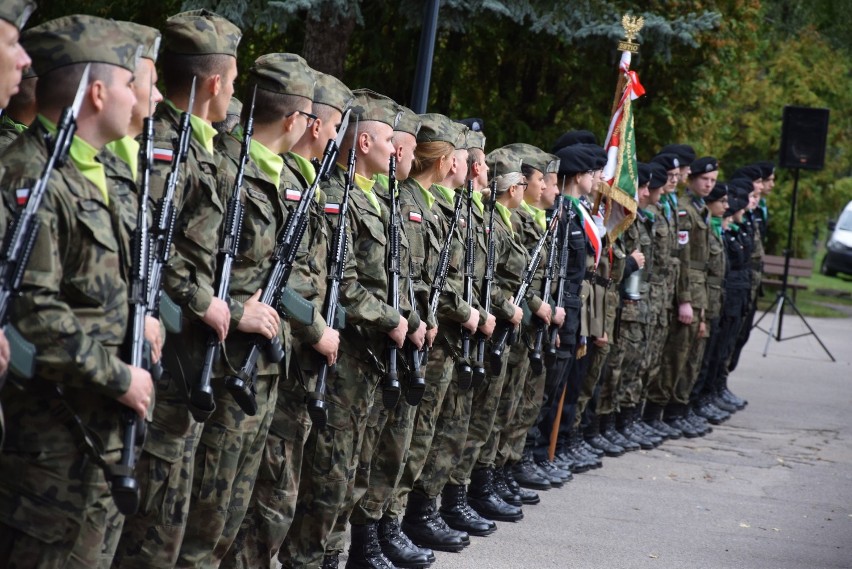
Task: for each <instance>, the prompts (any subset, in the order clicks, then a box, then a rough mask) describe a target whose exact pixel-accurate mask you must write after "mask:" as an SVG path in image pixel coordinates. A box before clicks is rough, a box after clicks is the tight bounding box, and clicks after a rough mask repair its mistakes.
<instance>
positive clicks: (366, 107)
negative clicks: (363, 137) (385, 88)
mask: <svg viewBox="0 0 852 569" xmlns="http://www.w3.org/2000/svg"><path fill="white" fill-rule="evenodd" d="M352 94H353V95H355V99H354V100H353V101H352V115H353V117H352V119H354V118H355V117H358V120H360V121H361V122H365V121H377V122H383V123H385V124H387V125H390V127H391V128H396V125H397V123H398V122H399V117H400V111H399V105H397V104H396V103H395V102H394V101H393V99H391V98H389V97H385V96H384V95H380V94H378V93H376V92H375V91H370V90H369V89H356V90H354V91H352ZM352 119H349V120H350V122H351V121H352Z"/></svg>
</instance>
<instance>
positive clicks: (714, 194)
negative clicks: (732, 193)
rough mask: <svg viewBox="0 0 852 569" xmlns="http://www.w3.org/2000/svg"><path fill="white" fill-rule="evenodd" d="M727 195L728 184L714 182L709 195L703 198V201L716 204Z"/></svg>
mask: <svg viewBox="0 0 852 569" xmlns="http://www.w3.org/2000/svg"><path fill="white" fill-rule="evenodd" d="M727 195H728V184H726V183H725V182H716V185H715V186H713V189H712V190H710V193H709V194H707V196H705V198H704V201H705V202H708V203H712V202H717V201H719V200H720V199H722V198H723V197H725V196H727Z"/></svg>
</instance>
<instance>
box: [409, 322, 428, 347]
mask: <svg viewBox="0 0 852 569" xmlns="http://www.w3.org/2000/svg"><path fill="white" fill-rule="evenodd" d="M408 339H409V340H411V343H412V344H414V345H415V346H416V347H417V349H418V350H419V349H421V348H422V347H423V342H424V341H426V323H425V322H420V327H418V328H417V330H415V331H414V332H413V333H411V334H409V335H408Z"/></svg>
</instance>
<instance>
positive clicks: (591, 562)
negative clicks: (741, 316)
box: [341, 317, 852, 569]
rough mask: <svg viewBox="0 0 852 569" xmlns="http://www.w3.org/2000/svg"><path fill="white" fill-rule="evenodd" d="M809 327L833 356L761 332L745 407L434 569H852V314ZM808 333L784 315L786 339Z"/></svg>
mask: <svg viewBox="0 0 852 569" xmlns="http://www.w3.org/2000/svg"><path fill="white" fill-rule="evenodd" d="M808 322H809V323H810V324H811V325H812V326H813V327H814V328H815V330H816V331H817V333H818V334H819V337H820V338H821V339H822V340H823V342H825V344H826V346H827V347H828V349H829V350H831V352H832V353H833V354H834V356H835V357H836V358H837V362H836V363H832V362H831V361H830V360H829V359H828V356H827V355H826V354H825V353H824V352H823V351H822V348H821V347H820V346H819V344H818V343H817V342H816V341H815V340H814V339H813V337H806V338H799V339H793V340H789V341H784V342H780V343H779V342H776V341H774V340H773V341H772V342H771V344H770V346H769V353H768V356H767V357H765V358H764V357H763V356H762V352H763V349H764V345H765V339H766V336H765V335H764V334H762V333H760V332H754V333H753V334H752V337H751V339H750V341H749V344H748V345H747V346H746V348H745V350H744V352H743V357H742V360H741V362H740V366H739V368H738V369H737V370H736V372H735V373H734V375H733V376H732V377H731V380H730V384H729V385H730V386H731V388H732V389H733V391H734V392H736V393H737V394H738V395H740V396H741V397H745V398H746V399H748V401H749V405H748V407H746V409H745V410H744V411H741V412H739V413H737V414H735V415H734V416H733V417H732V418H731V419H730V420H729V421H728V422H726V423H725V424H723V425H721V426H717V427H715V429H714V432H713V433H711V434H709V435H707V436H706V437H704V438H699V439H693V440H685V439H682V440H679V441H668V442H666V443H665V444H663V445H662V446H661V447H659V448H657V449H654V450H651V451H639V452H633V453H629V454H627V455H625V456H623V457H620V458H608V459H604V467H603V468H601V469H599V470H596V471H593V472H591V473H586V474H580V475H577V476H575V479H574V481H573V482H571V483H569V484H567V485H565V487H564V488H561V489H557V490H550V491H548V492H545V493H542V501H541V503H540V504H539V505H536V506H525V507H524V514H525V517H524V519H523V520H522V521H521V522H519V523H514V524H513V523H499V528H498V530H497V532H496V533H494V534H492V535H491V536H489V537H485V538H477V537H472V538H471V539H472V544H471V545H470V546H469V547H468V548H466V549H465V550H464V551H462V552H461V553H441V552H437V562H436V563H435V564H434V565H433V567H434V568H440V569H443V568H453V569H467V568H474V567H476V568H507V569H508V568H532V567H559V568H583V569H586V568H597V567H600V568H606V569H613V568H629V569H633V568H646V567H647V568H654V569H685V568H702V569H703V568H713V569H723V568H737V569H741V568H746V569H764V568H765V569H770V568H771V569H787V568H789V569H801V568H847V569H848V568H850V567H852V444H851V443H852V319H809V320H808ZM767 325H768V323H767ZM802 332H806V329H805V328H804V327H803V325H802V324H801V322H800V321H799V320H798V319H796V318H791V317H787V318H786V319H785V320H784V329H783V334H784V337H787V336H791V335H795V334H796V333H802ZM342 566H343V563H341V567H342Z"/></svg>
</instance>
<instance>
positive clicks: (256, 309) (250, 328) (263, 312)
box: [226, 289, 281, 340]
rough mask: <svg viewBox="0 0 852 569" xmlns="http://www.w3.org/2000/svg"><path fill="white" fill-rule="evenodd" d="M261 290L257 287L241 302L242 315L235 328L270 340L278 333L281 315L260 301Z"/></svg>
mask: <svg viewBox="0 0 852 569" xmlns="http://www.w3.org/2000/svg"><path fill="white" fill-rule="evenodd" d="M262 292H263V290H262V289H257V292H255V293H254V294H253V295H251V298H249V299H248V300H247V301H246V302H245V304H243V317H242V318H240V323H239V324H237V330H239V331H240V332H246V333H247V334H260V335H261V336H263V337H264V338H266V339H267V340H271V339H272V338H274V337H275V335H276V334H278V330H279V327H280V326H281V317H280V316H278V312H277V311H276V310H275V309H274V308H272V307H271V306H269V305H268V304H264V303H262V302H261V301H260V295H261V293H262ZM226 334H227V330H226Z"/></svg>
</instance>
